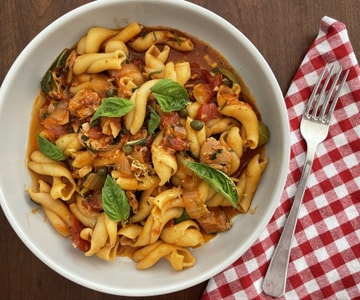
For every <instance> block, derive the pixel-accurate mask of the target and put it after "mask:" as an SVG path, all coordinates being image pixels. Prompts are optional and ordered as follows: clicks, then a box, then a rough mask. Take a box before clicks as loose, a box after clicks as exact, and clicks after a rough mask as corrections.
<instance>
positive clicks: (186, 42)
mask: <svg viewBox="0 0 360 300" xmlns="http://www.w3.org/2000/svg"><path fill="white" fill-rule="evenodd" d="M155 44H166V45H168V46H170V47H171V48H174V49H176V50H180V51H191V50H193V49H194V44H193V42H192V41H191V40H190V39H188V38H185V37H177V36H176V35H175V34H173V33H171V32H170V31H167V30H155V31H152V32H149V33H147V34H146V35H145V36H140V37H138V38H136V39H135V40H134V41H133V42H129V43H128V45H129V46H130V47H131V48H132V49H134V50H135V51H138V52H144V51H146V50H147V49H149V48H150V47H151V46H152V45H155Z"/></svg>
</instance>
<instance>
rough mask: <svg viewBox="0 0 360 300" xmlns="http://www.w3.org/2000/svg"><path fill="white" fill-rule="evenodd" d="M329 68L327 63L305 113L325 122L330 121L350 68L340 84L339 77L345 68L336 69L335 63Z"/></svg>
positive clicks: (309, 116) (308, 116)
mask: <svg viewBox="0 0 360 300" xmlns="http://www.w3.org/2000/svg"><path fill="white" fill-rule="evenodd" d="M328 69H329V65H328V64H327V65H325V67H324V69H323V71H322V72H321V75H320V78H319V79H318V81H317V83H316V85H315V87H314V90H313V92H312V94H311V96H310V99H309V101H308V103H307V105H306V107H305V115H306V117H307V118H309V119H311V118H312V119H314V120H320V121H321V122H323V123H329V122H330V118H331V116H332V114H333V112H334V109H335V106H336V103H337V100H338V99H339V96H340V93H341V90H342V88H343V86H344V84H345V82H346V79H347V76H348V74H349V70H347V71H346V72H345V74H344V75H343V77H342V80H341V82H340V84H339V78H340V76H341V73H342V72H343V70H342V69H341V68H337V70H335V65H334V64H333V65H332V66H331V67H330V70H328ZM334 71H335V72H334ZM325 75H326V76H325ZM320 87H321V90H320V92H319V89H320ZM334 94H335V96H334Z"/></svg>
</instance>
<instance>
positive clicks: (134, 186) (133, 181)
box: [115, 176, 160, 191]
mask: <svg viewBox="0 0 360 300" xmlns="http://www.w3.org/2000/svg"><path fill="white" fill-rule="evenodd" d="M115 178H116V183H117V184H118V185H120V187H121V188H122V189H124V190H130V191H144V190H147V189H151V188H154V187H156V186H158V185H159V182H160V180H159V177H157V176H148V177H146V179H144V180H143V181H139V180H138V179H137V178H128V177H115Z"/></svg>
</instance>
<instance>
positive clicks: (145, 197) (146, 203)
mask: <svg viewBox="0 0 360 300" xmlns="http://www.w3.org/2000/svg"><path fill="white" fill-rule="evenodd" d="M153 190H154V188H150V189H148V190H145V191H143V192H142V194H141V197H140V204H139V211H138V212H137V213H136V214H135V215H134V216H133V217H132V218H131V222H133V223H137V222H140V221H142V220H144V219H145V218H147V216H148V215H149V214H150V212H151V210H152V208H153V207H154V203H153V201H152V200H153V198H154V197H152V196H151V193H152V192H153Z"/></svg>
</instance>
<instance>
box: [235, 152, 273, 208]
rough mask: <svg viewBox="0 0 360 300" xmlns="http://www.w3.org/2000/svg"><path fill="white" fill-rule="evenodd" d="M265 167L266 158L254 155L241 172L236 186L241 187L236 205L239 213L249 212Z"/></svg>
mask: <svg viewBox="0 0 360 300" xmlns="http://www.w3.org/2000/svg"><path fill="white" fill-rule="evenodd" d="M266 166H267V158H265V157H262V156H261V155H260V154H256V155H255V156H254V157H253V158H252V159H251V160H250V162H249V164H248V166H247V167H246V169H245V170H244V171H243V174H242V175H241V177H240V181H239V184H238V186H239V187H241V186H242V188H241V191H240V193H239V203H238V204H239V209H240V211H241V212H244V213H245V212H247V211H248V210H249V208H250V204H251V200H252V198H253V197H254V194H255V192H256V189H257V187H258V185H259V181H260V177H261V174H262V172H263V171H264V170H265V168H266Z"/></svg>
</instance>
